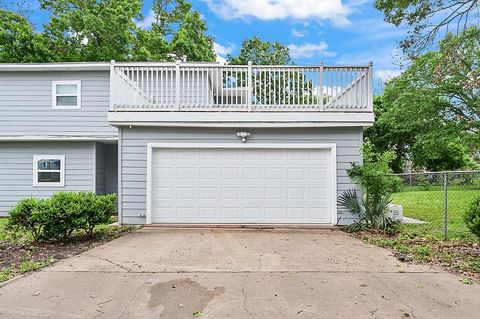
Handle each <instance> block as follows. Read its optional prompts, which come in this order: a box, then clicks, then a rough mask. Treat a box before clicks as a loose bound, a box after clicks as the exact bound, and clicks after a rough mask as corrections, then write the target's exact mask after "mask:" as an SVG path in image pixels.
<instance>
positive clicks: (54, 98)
mask: <svg viewBox="0 0 480 319" xmlns="http://www.w3.org/2000/svg"><path fill="white" fill-rule="evenodd" d="M59 84H60V85H62V84H65V85H76V86H77V93H76V94H57V85H59ZM59 96H75V97H77V105H65V106H62V105H57V97H59ZM81 108H82V81H80V80H75V81H73V80H72V81H70V80H69V81H52V109H54V110H79V109H81Z"/></svg>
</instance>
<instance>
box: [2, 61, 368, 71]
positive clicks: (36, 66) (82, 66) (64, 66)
mask: <svg viewBox="0 0 480 319" xmlns="http://www.w3.org/2000/svg"><path fill="white" fill-rule="evenodd" d="M115 65H116V66H120V67H137V66H138V67H142V66H143V67H162V66H172V65H175V62H116V63H115ZM181 65H182V66H185V67H206V66H210V67H211V66H220V67H222V68H230V67H232V68H234V67H245V68H247V65H223V64H220V63H218V62H186V63H184V62H182V63H181ZM253 66H254V67H261V68H277V69H282V68H289V67H292V66H291V65H253ZM368 66H369V64H366V65H365V64H364V65H332V66H327V65H325V66H324V68H362V67H363V68H366V67H368ZM295 67H318V65H304V66H295ZM109 69H110V63H107V62H61V63H0V72H3V71H108V70H109Z"/></svg>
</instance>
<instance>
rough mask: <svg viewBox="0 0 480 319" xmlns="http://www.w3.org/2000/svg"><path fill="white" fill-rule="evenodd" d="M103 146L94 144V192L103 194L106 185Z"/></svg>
mask: <svg viewBox="0 0 480 319" xmlns="http://www.w3.org/2000/svg"><path fill="white" fill-rule="evenodd" d="M106 176H107V174H106V168H105V144H102V143H95V192H96V193H97V194H105V193H106V191H107V185H106V178H107V177H106Z"/></svg>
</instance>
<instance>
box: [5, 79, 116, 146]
mask: <svg viewBox="0 0 480 319" xmlns="http://www.w3.org/2000/svg"><path fill="white" fill-rule="evenodd" d="M66 80H81V88H82V92H81V94H82V96H81V101H82V105H81V109H79V110H58V109H52V81H66ZM109 90H110V76H109V72H108V71H63V72H60V71H55V72H53V71H38V72H0V110H1V114H2V116H1V117H0V136H25V135H27V136H31V135H35V136H45V135H48V136H52V135H54V136H55V135H57V136H65V135H66V136H111V137H115V136H117V129H116V128H115V127H112V126H110V125H109V123H108V120H107V115H108V108H109V100H110V98H109Z"/></svg>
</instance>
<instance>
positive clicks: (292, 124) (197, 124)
mask: <svg viewBox="0 0 480 319" xmlns="http://www.w3.org/2000/svg"><path fill="white" fill-rule="evenodd" d="M110 125H112V126H116V127H122V126H131V127H135V126H137V127H243V128H256V127H258V128H265V127H277V128H282V127H283V128H287V127H288V128H294V127H370V126H372V125H373V122H372V123H370V122H368V123H353V122H329V123H322V122H313V123H305V122H290V123H243V122H235V123H217V122H213V123H208V122H156V123H143V122H110Z"/></svg>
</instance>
